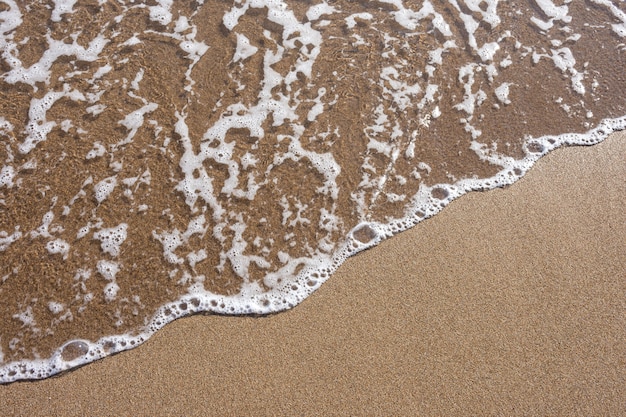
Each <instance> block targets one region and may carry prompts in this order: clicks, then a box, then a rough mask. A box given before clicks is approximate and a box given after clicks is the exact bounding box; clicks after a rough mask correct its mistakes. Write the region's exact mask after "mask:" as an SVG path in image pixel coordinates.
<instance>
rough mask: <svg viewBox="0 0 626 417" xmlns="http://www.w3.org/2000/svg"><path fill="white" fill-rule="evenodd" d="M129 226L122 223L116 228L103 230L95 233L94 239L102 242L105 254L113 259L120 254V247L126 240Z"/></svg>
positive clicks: (101, 245)
mask: <svg viewBox="0 0 626 417" xmlns="http://www.w3.org/2000/svg"><path fill="white" fill-rule="evenodd" d="M127 230H128V225H127V224H126V223H120V224H119V225H117V226H115V227H111V228H108V229H101V230H99V231H97V232H96V233H94V235H93V238H94V239H98V240H99V241H100V247H101V248H102V251H103V252H104V253H108V254H109V255H111V256H113V257H117V256H118V255H119V254H120V247H121V246H122V243H124V241H125V240H126V236H127Z"/></svg>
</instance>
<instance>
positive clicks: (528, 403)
mask: <svg viewBox="0 0 626 417" xmlns="http://www.w3.org/2000/svg"><path fill="white" fill-rule="evenodd" d="M625 156H626V134H624V133H618V134H615V135H613V136H612V137H611V138H609V139H607V140H606V141H605V142H603V143H601V144H599V145H597V146H593V147H576V148H566V149H560V150H557V151H555V152H553V153H552V154H550V155H548V156H546V157H544V158H543V159H542V160H540V161H539V162H538V163H537V164H536V166H535V167H534V168H533V169H532V170H531V171H530V173H528V174H527V176H526V177H525V178H523V179H522V180H521V181H519V182H518V183H516V184H514V185H512V186H510V187H508V188H506V189H497V190H493V191H489V192H484V193H470V194H469V195H466V196H464V197H462V198H460V199H459V200H457V201H455V202H453V203H452V204H451V205H450V206H449V207H448V208H446V209H445V210H443V212H441V213H440V214H438V215H437V216H435V217H434V218H432V219H430V220H427V221H425V222H423V223H421V224H419V225H418V226H417V227H415V228H413V229H412V230H409V231H407V232H405V233H402V234H400V235H399V236H396V237H395V238H393V239H390V240H388V241H386V242H383V243H382V244H381V245H380V246H378V247H376V248H374V249H371V250H368V251H366V252H364V253H361V254H359V255H358V256H356V257H354V258H351V259H349V260H348V261H347V262H346V263H345V264H344V265H342V266H341V267H340V268H339V270H338V271H337V272H336V273H335V274H334V276H333V277H331V279H330V280H329V281H328V282H327V283H325V284H324V285H323V286H322V288H321V289H320V290H318V291H317V292H316V293H315V294H313V295H312V296H311V297H310V298H308V299H307V300H305V301H304V302H303V303H302V304H301V305H299V306H297V307H296V308H295V309H293V310H291V311H288V312H285V313H281V314H277V315H274V316H270V317H261V318H251V317H218V316H195V317H191V318H185V319H182V320H178V321H176V322H174V323H172V324H170V325H168V326H166V327H165V328H164V329H162V330H161V331H160V332H158V333H157V335H155V336H154V337H153V338H152V339H151V340H149V341H148V342H147V343H145V344H144V345H142V346H140V347H139V348H137V349H134V350H132V351H129V352H125V353H122V354H119V355H115V356H112V357H108V358H106V359H104V360H102V361H99V362H96V363H93V364H91V365H88V366H85V367H83V368H80V369H77V370H74V371H72V372H69V373H66V374H63V375H61V376H58V377H54V378H51V379H48V380H43V381H36V382H18V383H13V384H11V385H7V386H0V415H251V414H252V413H255V414H256V415H469V414H494V415H521V414H524V415H547V414H551V415H619V414H621V413H623V411H624V410H625V409H626V400H625V398H626V298H625V294H626V273H625V272H624V271H626V210H624V208H625V207H626V163H625V162H624V161H625ZM381 283H384V284H385V285H380V284H381Z"/></svg>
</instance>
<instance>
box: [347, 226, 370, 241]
mask: <svg viewBox="0 0 626 417" xmlns="http://www.w3.org/2000/svg"><path fill="white" fill-rule="evenodd" d="M352 237H354V238H355V239H356V240H358V241H359V242H361V243H368V242H371V241H372V239H374V238H375V237H376V231H375V230H374V229H372V228H371V227H370V226H369V225H367V224H364V225H363V226H361V227H359V228H358V229H356V230H355V231H354V232H352Z"/></svg>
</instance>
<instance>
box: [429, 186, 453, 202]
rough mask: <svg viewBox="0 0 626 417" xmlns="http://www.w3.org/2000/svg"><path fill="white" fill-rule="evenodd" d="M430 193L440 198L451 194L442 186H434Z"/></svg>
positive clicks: (442, 198)
mask: <svg viewBox="0 0 626 417" xmlns="http://www.w3.org/2000/svg"><path fill="white" fill-rule="evenodd" d="M430 194H431V195H432V196H433V197H434V198H436V199H438V200H444V199H446V198H448V196H449V195H450V193H448V190H446V189H445V188H440V187H436V188H433V189H432V191H431V192H430Z"/></svg>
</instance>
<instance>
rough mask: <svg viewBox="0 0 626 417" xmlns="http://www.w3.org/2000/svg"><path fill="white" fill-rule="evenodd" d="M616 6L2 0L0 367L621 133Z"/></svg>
mask: <svg viewBox="0 0 626 417" xmlns="http://www.w3.org/2000/svg"><path fill="white" fill-rule="evenodd" d="M625 42H626V6H625V3H624V2H623V1H608V0H589V1H576V2H569V1H551V0H529V1H520V2H504V1H496V0H491V1H479V0H458V1H457V0H448V1H444V0H431V1H418V0H415V1H408V0H404V1H403V0H379V1H351V0H337V1H331V0H327V1H322V0H311V1H296V0H290V1H280V0H245V1H244V0H235V1H220V2H214V1H211V2H205V1H201V0H196V1H184V2H183V1H179V2H174V1H173V0H153V1H146V2H133V1H121V0H119V1H102V0H99V1H96V0H92V1H81V0H79V1H75V0H65V1H62V0H53V1H50V2H40V1H31V2H17V1H13V0H0V50H1V53H2V57H1V60H0V72H1V75H0V86H1V88H0V97H2V100H0V140H1V144H2V146H1V147H0V167H2V168H1V171H0V323H2V325H1V333H0V382H2V383H6V382H11V381H14V380H18V379H36V378H44V377H47V376H50V375H53V374H55V373H58V372H60V371H62V370H65V369H69V368H72V367H75V366H78V365H81V364H84V363H87V362H90V361H93V360H95V359H98V358H102V357H104V356H106V355H109V354H111V353H115V352H119V351H121V350H125V349H129V348H132V347H134V346H137V345H138V344H140V343H142V342H143V341H145V340H146V339H147V338H149V337H150V335H152V334H153V333H154V332H155V331H157V330H158V329H159V328H161V327H162V326H164V325H165V324H167V323H168V322H170V321H172V320H174V319H175V318H178V317H181V316H184V315H189V314H193V313H196V312H214V313H219V314H266V313H271V312H278V311H281V310H285V309H288V308H291V307H293V306H295V305H297V304H298V303H299V302H301V301H302V300H303V299H305V298H306V297H307V296H308V295H309V294H311V293H312V292H313V291H314V290H315V289H316V288H318V287H319V286H320V285H321V284H322V283H323V282H324V281H325V280H326V279H328V278H329V276H330V275H331V274H332V272H333V271H335V269H336V268H337V267H338V266H339V265H340V264H341V263H342V262H343V261H344V260H345V259H346V258H347V257H349V256H351V255H353V254H355V253H357V252H359V251H361V250H363V249H366V248H369V247H371V246H373V245H376V244H377V243H379V242H380V241H381V240H383V239H385V238H388V237H390V236H392V235H393V234H395V233H398V232H400V231H402V230H405V229H407V228H409V227H411V226H413V225H415V224H416V223H418V222H420V221H421V220H423V219H426V218H428V217H430V216H432V215H434V214H436V213H437V212H439V211H440V210H441V209H442V208H443V207H445V206H446V205H447V204H448V203H450V202H451V201H452V200H454V199H455V198H457V197H459V196H461V195H463V194H464V193H467V192H468V191H472V190H485V189H492V188H495V187H499V186H503V185H506V184H511V183H513V182H514V181H516V180H517V179H519V178H520V177H521V176H523V175H524V173H525V172H526V171H527V170H528V169H530V168H531V166H532V165H533V163H534V162H535V161H536V160H537V159H539V158H540V157H541V156H542V155H544V154H546V153H547V152H549V151H550V150H552V149H555V148H557V147H559V146H562V145H566V144H581V145H582V144H594V143H597V142H599V141H601V140H603V139H604V138H606V137H607V135H608V134H610V133H611V132H613V131H615V130H618V129H623V128H624V127H626V103H625V102H624V99H623V94H624V91H625V88H624V87H625V82H624V68H625V67H626V62H625V59H626V58H625V57H626V44H625Z"/></svg>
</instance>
